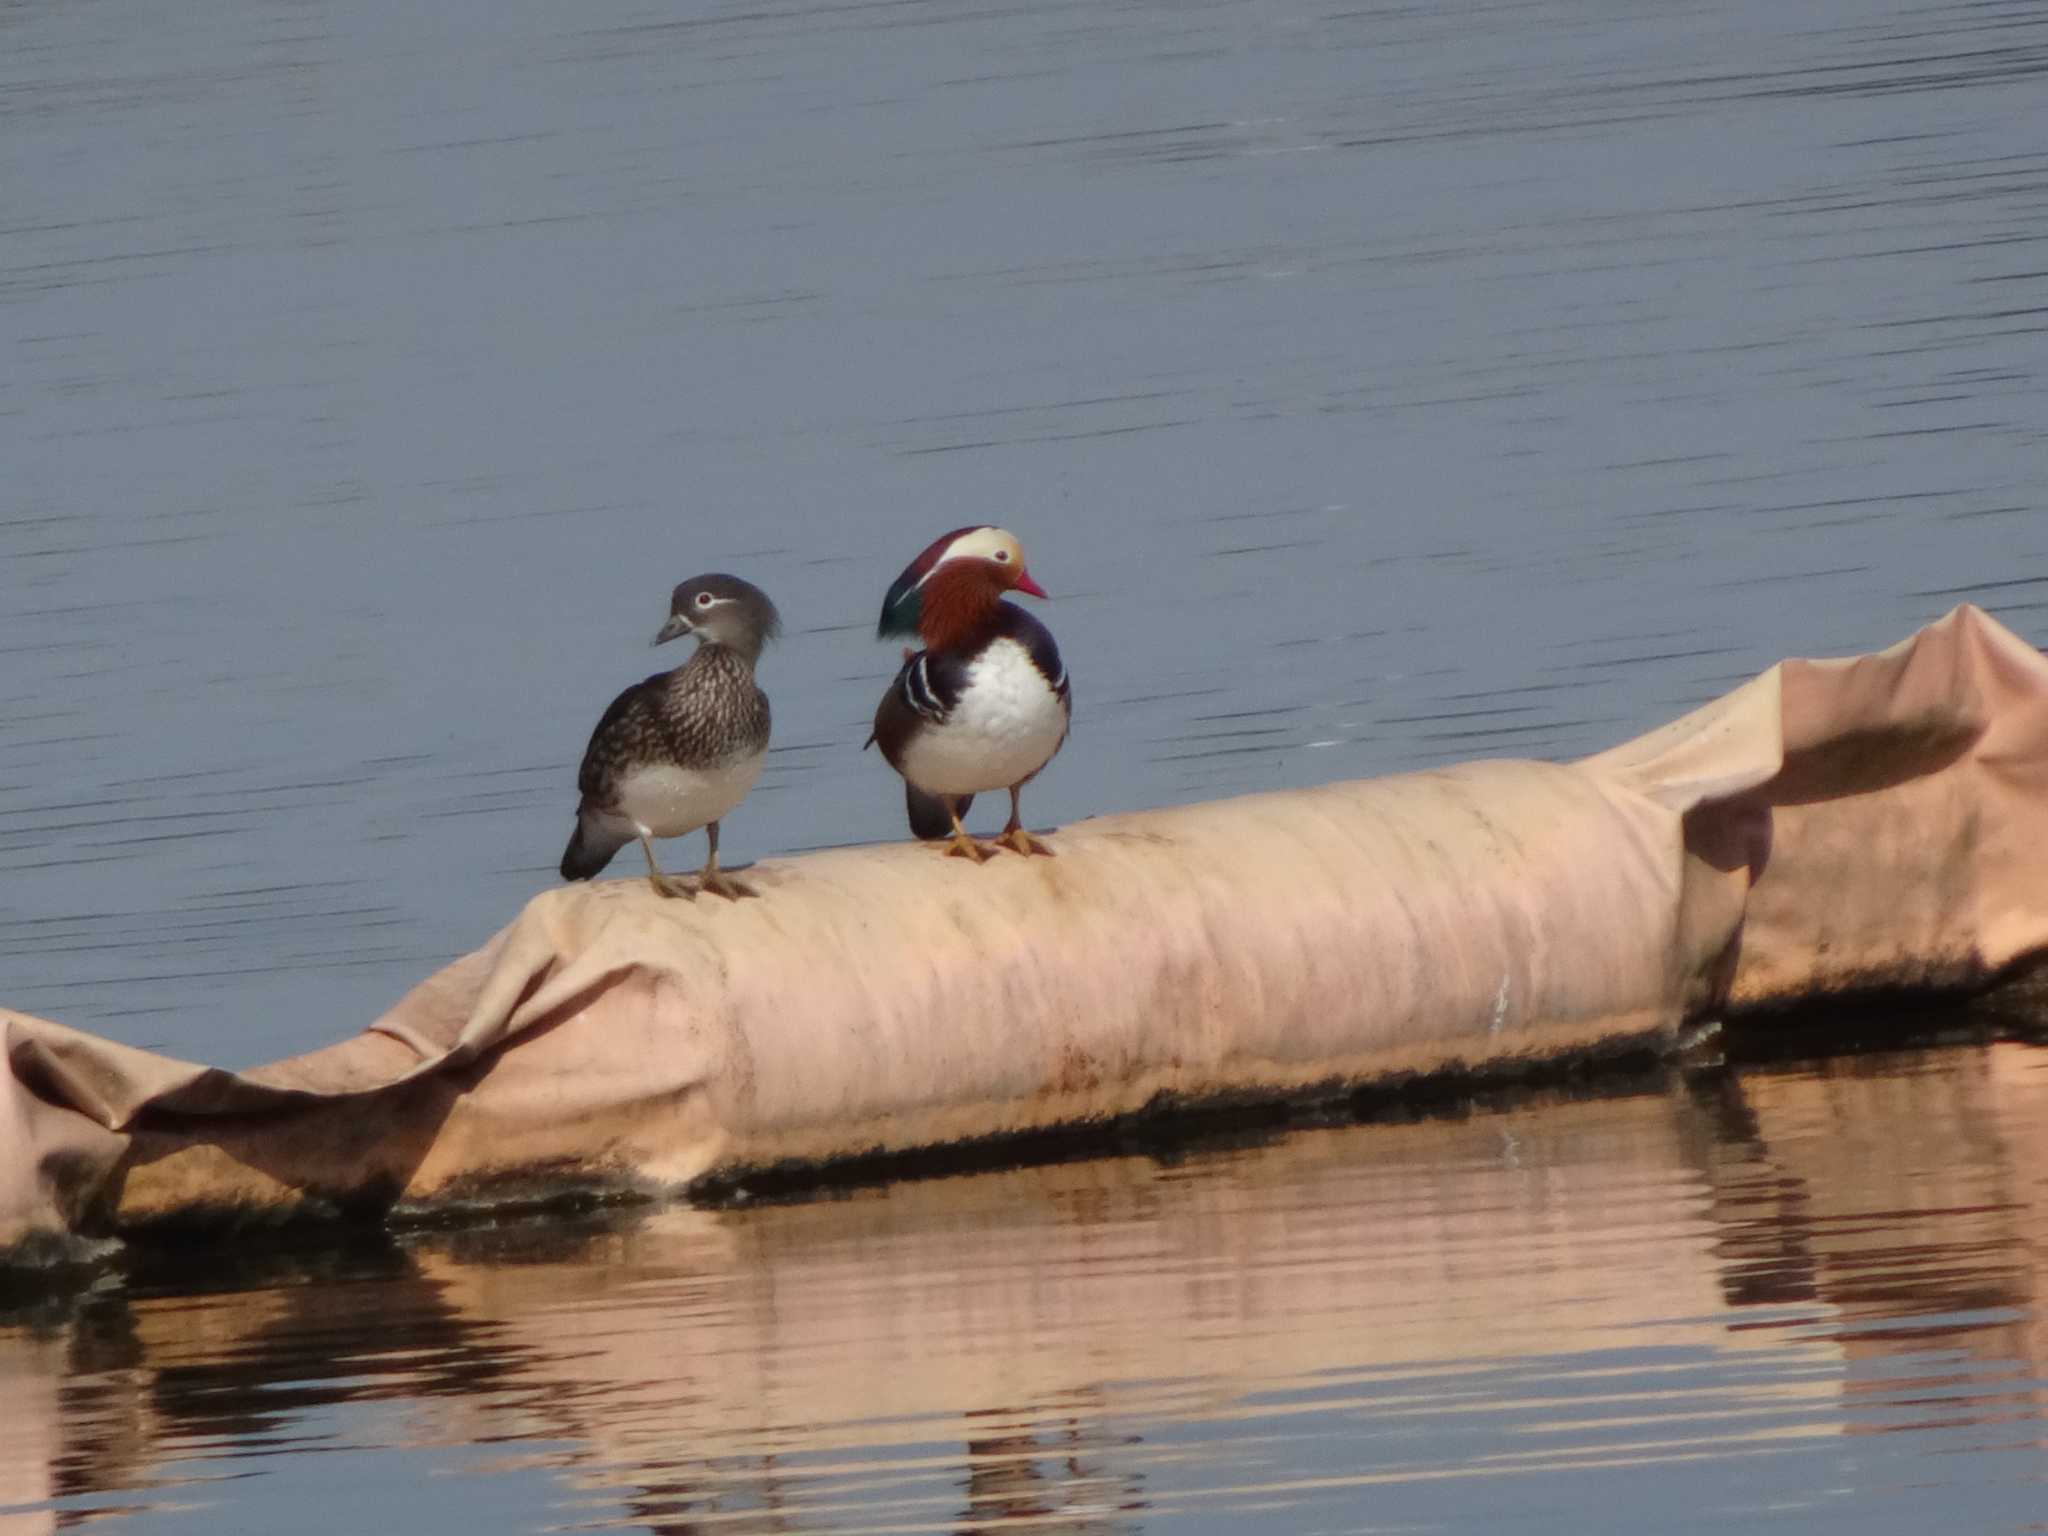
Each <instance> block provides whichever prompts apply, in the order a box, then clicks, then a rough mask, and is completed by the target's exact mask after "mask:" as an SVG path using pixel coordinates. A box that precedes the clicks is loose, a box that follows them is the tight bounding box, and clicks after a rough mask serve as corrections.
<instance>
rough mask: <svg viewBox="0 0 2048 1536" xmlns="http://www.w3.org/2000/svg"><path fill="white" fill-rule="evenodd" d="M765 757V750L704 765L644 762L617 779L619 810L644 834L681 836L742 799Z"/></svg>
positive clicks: (712, 819) (759, 772)
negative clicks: (689, 766) (686, 765)
mask: <svg viewBox="0 0 2048 1536" xmlns="http://www.w3.org/2000/svg"><path fill="white" fill-rule="evenodd" d="M766 760H767V754H766V753H765V752H755V753H751V754H749V755H747V756H743V757H736V758H732V759H730V760H729V761H727V762H723V763H719V764H715V765H713V766H711V767H708V768H682V767H678V766H677V765H675V764H674V763H647V764H644V765H642V766H640V767H637V768H634V769H632V770H631V771H630V772H628V773H627V774H626V776H625V778H624V779H623V780H622V781H621V782H620V784H619V792H618V808H619V814H621V815H622V816H624V817H625V818H626V819H627V820H628V821H630V822H632V823H633V824H634V826H635V828H636V829H638V830H641V831H643V832H645V833H646V835H647V836H649V837H681V836H682V835H683V834H684V833H685V832H694V831H696V830H697V829H698V828H699V827H701V826H703V825H705V824H706V823H707V822H713V821H717V820H719V819H720V818H722V817H723V816H724V815H725V813H726V812H727V811H730V810H731V809H732V808H733V807H734V806H736V805H738V804H739V803H740V802H741V801H742V800H744V799H746V798H747V791H748V790H750V789H752V788H753V787H754V780H756V779H758V778H759V777H760V776H761V764H762V763H763V762H765V761H766Z"/></svg>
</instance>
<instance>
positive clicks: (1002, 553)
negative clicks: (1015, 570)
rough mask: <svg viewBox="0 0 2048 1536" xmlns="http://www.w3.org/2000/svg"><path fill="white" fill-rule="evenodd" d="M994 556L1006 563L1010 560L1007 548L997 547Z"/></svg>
mask: <svg viewBox="0 0 2048 1536" xmlns="http://www.w3.org/2000/svg"><path fill="white" fill-rule="evenodd" d="M996 558H997V559H998V560H1000V561H1002V562H1003V563H1004V564H1005V565H1007V564H1009V561H1010V552H1009V551H1008V550H1007V549H999V550H997V551H996Z"/></svg>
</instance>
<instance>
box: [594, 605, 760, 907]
mask: <svg viewBox="0 0 2048 1536" xmlns="http://www.w3.org/2000/svg"><path fill="white" fill-rule="evenodd" d="M781 628H782V621H781V616H780V615H778V614H777V613H776V611H775V605H774V604H773V603H771V602H769V601H768V595H767V594H766V593H765V592H763V591H762V590H761V589H760V588H759V587H757V586H755V585H753V583H751V582H746V581H742V580H740V579H739V577H737V576H725V575H718V574H711V575H705V576H696V577H692V578H691V579H690V580H688V581H686V582H684V583H683V584H682V585H681V586H679V587H677V588H676V589H675V593H674V595H673V596H672V597H671V598H670V600H669V614H668V622H667V623H666V624H664V625H662V626H661V630H660V632H659V633H658V634H656V635H655V637H654V644H656V645H660V644H662V643H664V642H665V641H669V640H673V639H675V638H676V637H677V636H679V635H694V636H696V638H697V650H696V654H695V655H693V656H691V658H690V659H689V660H688V661H687V662H685V663H684V664H683V665H682V666H680V667H677V668H676V669H675V670H674V671H673V672H658V673H656V674H655V675H654V676H653V677H650V678H648V679H647V680H646V681H644V682H639V683H635V684H634V685H633V686H632V687H630V688H628V689H627V690H626V691H625V692H624V693H622V694H620V695H619V696H618V697H617V698H616V699H613V700H612V703H611V708H609V709H607V710H606V711H605V712H604V715H603V718H601V719H600V720H599V721H598V722H597V729H596V730H595V731H593V732H591V735H590V746H589V747H588V748H587V749H586V750H585V752H584V754H583V766H582V768H581V770H580V771H579V772H578V773H577V775H576V787H577V788H578V789H579V790H581V791H582V794H583V798H582V801H581V802H580V803H579V804H578V805H577V807H576V830H575V832H574V833H573V834H572V835H571V836H570V838H569V846H568V848H567V849H565V850H564V851H563V853H562V878H563V879H564V880H588V879H590V878H591V876H593V875H595V874H596V873H597V872H598V871H599V870H601V869H603V868H604V867H605V865H606V864H608V863H610V862H611V857H612V855H613V854H615V853H617V852H618V851H619V850H620V849H621V848H623V847H625V845H626V844H627V843H629V842H631V841H633V839H635V838H638V839H639V840H640V849H641V852H643V853H645V854H646V855H647V880H648V883H649V884H650V885H652V886H653V887H654V889H655V892H656V894H658V895H662V896H685V897H694V896H695V895H696V891H695V890H692V889H691V888H690V886H689V885H688V884H687V883H686V882H685V881H683V880H680V879H677V878H673V877H671V876H668V875H665V874H663V873H662V872H661V866H660V865H659V864H656V863H655V862H654V847H653V844H652V843H651V842H650V841H649V839H651V838H656V837H681V836H682V835H683V834H684V833H686V832H694V831H696V830H697V828H699V827H702V828H704V831H705V834H706V836H707V837H708V838H709V840H710V844H711V850H710V854H709V856H708V857H707V858H706V859H705V861H704V868H703V869H702V870H700V871H699V872H698V874H697V887H698V889H701V890H706V891H713V892H716V893H717V894H718V895H720V896H724V897H727V898H729V899H733V900H737V899H738V898H739V897H741V896H751V895H753V894H754V892H753V891H752V890H751V889H750V888H748V887H747V886H744V885H742V884H741V883H740V882H739V881H737V880H734V879H732V878H730V877H729V876H726V875H723V874H721V873H719V869H718V823H719V821H720V820H721V819H722V818H723V817H724V816H725V815H726V814H727V813H728V812H730V811H731V810H732V808H733V807H734V806H736V805H738V804H739V803H740V801H742V800H744V799H745V798H746V796H747V791H748V790H750V789H752V788H753V787H754V780H755V779H757V778H759V777H760V774H761V764H762V761H763V760H764V759H765V758H766V757H767V755H768V696H767V695H766V694H765V693H763V692H762V691H761V690H760V688H759V686H758V685H757V684H756V683H755V682H754V663H755V662H756V661H758V660H759V659H760V656H761V647H762V646H763V645H765V644H766V643H767V642H768V641H769V640H771V639H773V638H774V637H775V636H776V635H777V634H778V633H780V631H781Z"/></svg>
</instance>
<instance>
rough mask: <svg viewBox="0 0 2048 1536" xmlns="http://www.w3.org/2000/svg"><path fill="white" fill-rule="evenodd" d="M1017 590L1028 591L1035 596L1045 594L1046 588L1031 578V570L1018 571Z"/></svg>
mask: <svg viewBox="0 0 2048 1536" xmlns="http://www.w3.org/2000/svg"><path fill="white" fill-rule="evenodd" d="M1017 590H1018V591H1019V592H1028V593H1030V594H1031V595H1032V596H1033V597H1044V596H1045V588H1043V587H1041V586H1040V585H1039V584H1038V583H1037V582H1035V581H1033V580H1032V579H1031V573H1030V572H1029V571H1019V572H1018V573H1017Z"/></svg>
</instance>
